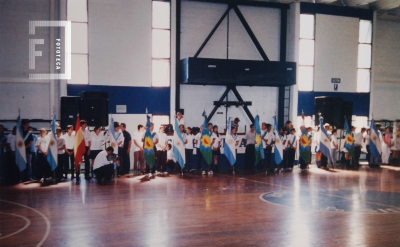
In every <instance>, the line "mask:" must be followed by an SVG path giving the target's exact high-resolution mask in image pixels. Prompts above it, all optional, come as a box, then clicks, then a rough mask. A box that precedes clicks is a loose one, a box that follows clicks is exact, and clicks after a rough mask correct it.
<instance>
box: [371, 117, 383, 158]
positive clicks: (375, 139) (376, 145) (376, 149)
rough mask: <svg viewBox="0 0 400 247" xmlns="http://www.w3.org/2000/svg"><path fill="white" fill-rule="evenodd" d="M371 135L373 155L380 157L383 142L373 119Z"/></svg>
mask: <svg viewBox="0 0 400 247" xmlns="http://www.w3.org/2000/svg"><path fill="white" fill-rule="evenodd" d="M369 135H370V139H369V140H370V141H369V150H370V151H371V154H372V156H374V157H375V158H379V157H380V156H381V152H382V144H381V140H380V139H379V133H378V131H377V129H376V126H375V122H374V120H373V119H372V120H371V129H370V133H369Z"/></svg>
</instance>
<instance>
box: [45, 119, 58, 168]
mask: <svg viewBox="0 0 400 247" xmlns="http://www.w3.org/2000/svg"><path fill="white" fill-rule="evenodd" d="M48 138H49V140H50V142H49V149H48V150H49V151H48V152H47V157H46V159H47V161H48V162H49V165H50V167H51V171H54V169H56V168H57V158H58V157H57V154H58V147H57V136H56V114H53V121H52V123H51V131H50V132H49V133H48Z"/></svg>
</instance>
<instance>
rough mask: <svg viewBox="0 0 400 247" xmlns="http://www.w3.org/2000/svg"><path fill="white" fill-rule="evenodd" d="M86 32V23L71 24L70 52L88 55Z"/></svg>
mask: <svg viewBox="0 0 400 247" xmlns="http://www.w3.org/2000/svg"><path fill="white" fill-rule="evenodd" d="M87 38H88V30H87V24H86V23H72V24H71V52H72V53H83V54H87V53H88V39H87Z"/></svg>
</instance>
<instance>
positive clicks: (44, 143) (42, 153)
mask: <svg viewBox="0 0 400 247" xmlns="http://www.w3.org/2000/svg"><path fill="white" fill-rule="evenodd" d="M39 130H40V137H39V138H38V140H37V141H36V144H35V145H36V149H37V150H38V166H39V174H40V176H39V177H40V178H41V182H43V181H44V179H45V178H48V177H50V176H51V168H50V165H49V163H48V162H47V159H46V157H47V152H48V148H49V138H48V137H47V136H46V130H45V129H44V128H41V129H39Z"/></svg>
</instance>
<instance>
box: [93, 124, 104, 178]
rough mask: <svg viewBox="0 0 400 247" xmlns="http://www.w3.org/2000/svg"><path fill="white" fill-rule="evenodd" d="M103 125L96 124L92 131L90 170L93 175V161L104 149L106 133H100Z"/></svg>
mask: <svg viewBox="0 0 400 247" xmlns="http://www.w3.org/2000/svg"><path fill="white" fill-rule="evenodd" d="M100 132H101V127H100V126H95V127H94V130H93V132H92V133H91V137H90V139H91V143H90V144H91V145H90V159H91V164H90V170H91V171H90V172H91V174H92V175H93V163H94V160H95V159H96V157H97V155H98V154H99V153H100V152H101V151H102V150H103V146H104V135H103V134H101V133H100Z"/></svg>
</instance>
